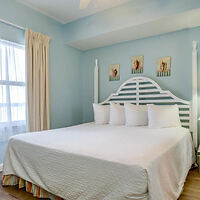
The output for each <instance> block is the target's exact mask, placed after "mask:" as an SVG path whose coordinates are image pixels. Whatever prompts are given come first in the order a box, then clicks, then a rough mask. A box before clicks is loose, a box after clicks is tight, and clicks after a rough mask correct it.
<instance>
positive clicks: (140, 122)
mask: <svg viewBox="0 0 200 200" xmlns="http://www.w3.org/2000/svg"><path fill="white" fill-rule="evenodd" d="M124 108H125V118H126V125H127V126H145V125H147V124H148V113H147V106H146V105H139V106H136V105H133V104H131V103H125V104H124Z"/></svg>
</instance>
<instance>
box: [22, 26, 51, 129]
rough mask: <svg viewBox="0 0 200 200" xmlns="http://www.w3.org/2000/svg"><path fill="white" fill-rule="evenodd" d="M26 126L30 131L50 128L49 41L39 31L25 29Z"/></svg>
mask: <svg viewBox="0 0 200 200" xmlns="http://www.w3.org/2000/svg"><path fill="white" fill-rule="evenodd" d="M25 41H26V45H25V46H26V65H27V94H28V128H29V131H30V132H33V131H43V130H48V129H50V102H49V101H50V99H49V41H50V38H49V37H48V36H45V35H43V34H41V33H38V32H34V31H32V30H30V29H26V34H25Z"/></svg>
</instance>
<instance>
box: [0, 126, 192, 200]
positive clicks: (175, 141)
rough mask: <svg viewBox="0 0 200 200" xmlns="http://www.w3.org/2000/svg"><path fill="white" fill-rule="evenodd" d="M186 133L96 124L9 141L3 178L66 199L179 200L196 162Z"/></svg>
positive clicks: (16, 137) (34, 134) (25, 136)
mask: <svg viewBox="0 0 200 200" xmlns="http://www.w3.org/2000/svg"><path fill="white" fill-rule="evenodd" d="M193 149H194V148H193V144H192V139H191V135H190V132H189V130H188V129H185V128H182V127H175V128H162V129H149V128H148V127H145V126H143V127H127V126H111V125H95V124H94V123H88V124H83V125H78V126H73V127H68V128H62V129H55V130H50V131H43V132H34V133H28V134H21V135H17V136H14V137H12V138H11V139H10V140H9V143H8V147H7V151H6V155H5V159H4V167H3V175H9V174H13V175H16V176H18V177H21V178H22V179H24V180H26V181H29V182H31V183H33V184H35V185H37V186H39V187H41V188H43V189H44V190H46V191H48V192H50V193H52V194H55V195H57V196H59V197H62V198H63V199H66V200H68V199H70V200H127V199H143V200H147V199H150V200H166V199H167V200H176V199H177V198H178V197H179V195H180V194H181V191H182V188H183V185H184V181H185V178H186V176H187V173H188V171H189V169H190V167H191V165H192V163H193V155H194V151H193Z"/></svg>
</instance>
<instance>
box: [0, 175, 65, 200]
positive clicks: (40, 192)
mask: <svg viewBox="0 0 200 200" xmlns="http://www.w3.org/2000/svg"><path fill="white" fill-rule="evenodd" d="M2 185H3V186H14V185H18V187H19V189H21V188H26V192H29V193H32V194H33V196H34V197H37V198H41V199H43V198H45V199H51V200H63V199H62V198H60V197H57V196H55V195H53V194H51V193H49V192H47V191H46V190H44V189H42V188H40V187H39V186H37V185H34V184H33V183H31V182H28V181H25V180H24V179H22V178H19V177H17V176H15V175H5V176H3V179H2Z"/></svg>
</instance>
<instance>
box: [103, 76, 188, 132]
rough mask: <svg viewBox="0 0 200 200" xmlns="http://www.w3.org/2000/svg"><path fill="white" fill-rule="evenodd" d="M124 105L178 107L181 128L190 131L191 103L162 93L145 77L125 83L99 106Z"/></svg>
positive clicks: (158, 87) (168, 92)
mask: <svg viewBox="0 0 200 200" xmlns="http://www.w3.org/2000/svg"><path fill="white" fill-rule="evenodd" d="M110 101H112V102H116V103H120V104H124V102H130V103H133V104H136V105H145V104H152V103H153V104H157V105H173V104H177V105H178V106H179V115H180V119H181V124H182V126H183V127H185V128H188V129H190V131H191V132H192V123H191V103H190V102H189V101H185V100H183V99H180V98H178V97H176V96H175V95H173V94H172V93H171V92H170V91H164V90H162V89H161V88H160V86H159V85H158V84H157V83H156V82H155V81H153V80H152V79H150V78H147V77H133V78H131V79H129V80H127V81H125V82H124V83H123V84H122V85H121V86H120V88H119V89H118V90H117V92H116V93H113V94H111V95H110V96H109V97H108V98H107V99H106V100H105V101H103V102H102V103H101V104H103V105H106V104H109V102H110Z"/></svg>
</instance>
